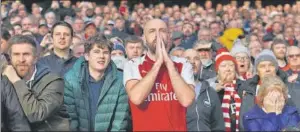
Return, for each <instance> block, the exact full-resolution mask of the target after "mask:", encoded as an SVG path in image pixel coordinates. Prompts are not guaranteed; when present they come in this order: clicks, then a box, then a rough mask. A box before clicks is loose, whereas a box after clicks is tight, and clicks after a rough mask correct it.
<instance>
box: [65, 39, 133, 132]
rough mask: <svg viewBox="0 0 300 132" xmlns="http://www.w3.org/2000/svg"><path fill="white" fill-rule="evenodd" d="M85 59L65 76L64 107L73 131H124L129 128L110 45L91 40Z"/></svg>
mask: <svg viewBox="0 0 300 132" xmlns="http://www.w3.org/2000/svg"><path fill="white" fill-rule="evenodd" d="M85 51H86V53H85V58H83V57H81V58H79V59H78V60H77V61H76V63H75V64H74V66H73V67H72V69H71V70H70V71H69V72H68V73H67V74H66V75H65V93H64V97H65V100H64V104H65V105H66V106H67V110H68V114H69V115H70V129H71V130H72V131H124V130H127V129H128V128H129V126H130V122H129V121H130V117H129V104H128V97H127V94H126V92H125V88H124V85H123V84H122V81H123V72H121V71H119V70H118V69H117V67H116V65H115V64H114V63H113V62H112V61H111V51H112V47H111V43H110V42H109V41H107V40H105V39H103V38H101V37H99V36H94V37H91V38H90V40H89V44H88V45H87V46H86V50H85Z"/></svg>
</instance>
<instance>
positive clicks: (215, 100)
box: [186, 81, 225, 131]
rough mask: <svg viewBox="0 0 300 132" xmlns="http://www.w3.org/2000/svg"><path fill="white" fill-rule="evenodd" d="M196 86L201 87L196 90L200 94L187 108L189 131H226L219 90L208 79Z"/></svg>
mask: <svg viewBox="0 0 300 132" xmlns="http://www.w3.org/2000/svg"><path fill="white" fill-rule="evenodd" d="M196 87H201V88H200V90H199V91H196V92H198V93H196V95H198V96H197V97H196V99H195V101H194V103H193V104H192V105H191V106H189V107H188V109H187V115H186V116H187V128H188V131H224V130H225V125H224V124H225V123H224V120H222V119H223V113H222V109H221V103H220V102H221V101H220V100H219V96H218V94H217V92H216V91H215V90H214V89H213V88H211V87H210V86H209V84H208V83H207V82H206V81H203V82H199V83H198V84H196ZM195 89H197V88H195Z"/></svg>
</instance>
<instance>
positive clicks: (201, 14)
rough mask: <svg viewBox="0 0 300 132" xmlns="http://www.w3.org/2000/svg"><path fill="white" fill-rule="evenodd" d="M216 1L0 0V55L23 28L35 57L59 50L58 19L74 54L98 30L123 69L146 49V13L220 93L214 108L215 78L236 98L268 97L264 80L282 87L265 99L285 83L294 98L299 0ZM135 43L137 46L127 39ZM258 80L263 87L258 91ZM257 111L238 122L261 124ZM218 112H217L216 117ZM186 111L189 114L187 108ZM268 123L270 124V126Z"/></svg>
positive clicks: (299, 69)
mask: <svg viewBox="0 0 300 132" xmlns="http://www.w3.org/2000/svg"><path fill="white" fill-rule="evenodd" d="M218 2H219V1H216V0H215V1H210V0H206V1H196V2H182V3H180V2H174V3H173V2H170V1H165V2H163V1H155V0H153V1H147V2H145V3H144V2H143V1H127V0H121V1H112V0H108V1H98V2H90V1H70V0H61V1H45V2H40V1H38V2H32V1H31V2H29V3H30V4H28V3H27V1H18V0H16V1H3V2H2V3H1V18H2V21H1V54H3V55H4V56H5V57H6V60H7V61H8V62H9V60H10V57H9V55H8V49H9V45H8V43H7V42H8V40H9V39H10V38H11V37H13V36H15V35H29V36H30V37H31V38H32V39H33V40H34V41H35V43H36V46H37V47H38V54H39V56H40V57H41V58H42V57H46V56H48V55H51V54H52V51H53V50H56V49H58V48H57V47H55V45H54V44H53V43H56V42H55V37H53V34H51V33H53V30H54V29H53V26H54V25H55V23H57V22H59V21H64V22H67V23H69V24H70V25H71V28H72V30H73V35H71V36H72V38H71V39H72V40H71V41H72V42H71V45H70V46H69V47H68V49H71V50H72V52H71V53H72V55H73V56H74V58H79V57H81V56H83V55H84V53H85V47H84V46H85V45H86V41H87V40H88V39H90V38H91V37H93V36H96V35H97V34H103V35H104V36H105V38H106V39H107V40H108V41H110V42H111V43H112V44H113V45H112V47H113V48H112V52H111V58H112V60H113V61H114V63H116V65H117V67H118V68H119V69H121V70H123V68H124V64H125V63H126V62H127V61H128V60H130V59H133V58H136V57H140V56H142V55H144V54H145V53H146V52H147V50H148V47H147V44H146V40H145V36H144V32H145V31H144V29H145V28H144V27H145V24H146V23H147V22H148V21H149V20H152V19H161V20H162V21H164V22H165V23H166V25H167V28H168V34H169V35H170V38H169V39H168V41H167V42H165V43H168V44H170V45H172V47H171V49H170V51H168V52H169V54H170V55H171V56H176V57H179V58H186V59H187V60H188V62H190V63H191V64H192V66H193V71H194V75H195V79H196V80H195V81H196V82H202V81H205V82H208V85H209V87H212V88H214V89H215V91H216V92H217V93H218V95H219V96H217V97H216V98H218V99H219V100H220V101H221V104H222V105H221V104H218V105H219V106H218V107H219V108H216V109H219V110H221V109H222V108H223V103H224V98H225V97H226V92H225V93H224V90H223V92H222V89H224V86H223V84H221V83H220V82H225V81H228V80H229V81H232V80H237V81H236V86H234V87H238V88H239V89H238V90H236V92H235V94H236V95H238V96H240V97H241V98H242V97H244V96H246V95H254V96H256V95H257V96H258V98H256V97H253V96H251V97H248V98H244V99H253V100H258V102H259V101H261V100H260V98H259V97H261V98H264V97H265V96H267V94H264V93H263V92H265V91H267V90H266V89H268V86H271V84H272V86H273V84H274V87H279V89H283V90H279V91H280V92H279V94H277V95H276V94H273V95H270V96H267V97H268V98H267V99H269V100H272V98H273V97H276V98H279V99H278V102H280V103H282V102H284V101H282V100H285V103H287V98H286V97H287V95H286V96H285V94H287V91H285V90H286V89H289V90H290V89H291V88H295V89H294V90H296V91H292V90H290V91H289V96H291V98H292V100H293V99H296V98H297V94H296V95H293V94H292V93H299V94H300V90H298V89H297V88H300V76H299V74H300V49H299V46H300V1H283V0H282V1H262V0H255V1H242V2H241V1H236V0H231V1H227V2H225V3H224V2H222V3H218ZM177 3H178V4H177ZM136 43H138V44H139V45H134V44H136ZM130 44H132V45H130ZM222 50H226V51H228V52H229V53H230V56H231V57H232V58H228V57H225V58H224V57H223V58H222V59H220V57H218V55H219V54H220V52H221V51H222ZM224 60H229V61H232V62H234V64H235V67H234V68H233V70H230V68H229V70H228V71H227V69H226V68H224V67H226V65H225V66H224V65H223V63H221V62H222V61H224ZM72 62H73V61H72ZM265 62H270V64H269V63H265ZM52 63H55V62H52ZM64 63H66V65H64V66H63V67H68V65H67V63H68V62H64ZM228 65H230V64H228ZM222 66H224V67H222ZM228 67H230V66H228ZM52 68H54V69H55V67H52ZM69 68H70V67H69ZM272 68H273V69H272ZM227 72H228V73H229V72H233V73H234V76H233V77H232V78H231V76H228V75H229V74H224V73H227ZM64 73H65V72H62V73H61V74H64ZM273 73H274V74H275V75H277V76H279V77H278V78H271V80H268V79H266V81H265V82H262V81H261V80H262V78H264V77H265V75H267V74H273ZM235 74H236V76H235ZM272 79H273V80H272ZM272 81H273V82H274V81H277V83H278V84H277V83H270V82H272ZM281 81H282V82H281ZM239 84H240V85H239ZM221 85H222V86H221ZM275 85H276V86H275ZM257 87H258V88H257ZM259 87H260V88H261V89H262V90H258V89H259ZM284 88H285V89H284ZM264 90H265V91H264ZM245 93H248V94H245ZM266 93H267V92H266ZM196 95H197V91H196ZM200 95H201V94H200ZM224 95H225V96H224ZM267 99H266V100H267ZM296 100H297V99H296ZM296 100H294V103H293V105H295V106H296V107H297V108H298V109H299V108H300V103H298V102H299V101H296ZM234 101H237V102H239V103H241V104H243V102H247V101H244V100H243V99H242V101H241V100H239V101H238V100H234ZM250 102H251V101H250ZM252 102H253V101H252ZM196 103H197V102H196ZM204 104H205V103H204ZM241 104H239V106H235V107H238V110H237V111H235V110H236V108H234V111H235V112H228V113H229V114H230V115H234V114H236V113H241V114H237V115H236V117H234V118H231V124H238V123H237V122H239V121H236V120H239V117H240V115H241V117H242V116H244V114H245V113H246V112H248V110H249V109H250V106H254V104H253V105H248V104H247V103H245V104H244V106H248V107H249V108H245V109H248V110H245V109H243V108H242V107H243V105H241ZM246 104H247V105H246ZM250 104H251V103H250ZM257 104H258V106H259V107H262V106H263V104H264V103H263V101H262V102H260V104H259V103H257ZM287 104H288V103H287ZM278 105H279V104H278ZM272 106H273V105H272ZM272 106H271V105H270V107H272ZM276 106H277V104H276ZM281 106H282V107H280V108H279V109H281V110H282V109H283V105H282V104H281ZM239 107H241V110H240V108H239ZM251 108H252V107H251ZM230 109H231V110H232V109H233V108H230ZM265 109H268V110H270V109H271V108H265ZM244 110H245V111H244ZM268 110H267V111H268ZM281 110H277V108H276V110H274V111H276V112H277V113H281ZM212 111H214V110H212ZM216 111H218V110H216ZM257 111H258V110H257ZM257 111H256V112H253V111H250V112H249V113H247V114H245V117H244V120H243V121H245V122H246V124H247V126H245V127H246V130H265V129H254V127H256V126H255V125H253V124H252V125H251V121H252V120H251V119H255V118H258V117H259V116H260V115H259V114H257ZM270 111H272V110H270ZM278 111H280V112H278ZM251 112H252V113H251ZM221 113H222V112H221ZM194 114H195V113H194ZM225 114H226V113H225ZM223 115H224V111H223V114H221V117H219V118H222V116H223ZM254 115H256V116H254ZM248 116H250V117H251V118H250V117H249V118H248ZM253 116H254V117H253ZM188 117H190V118H192V117H193V114H192V116H188ZM280 118H284V117H280ZM224 119H225V118H224ZM293 119H294V118H293ZM282 120H283V119H282ZM284 120H285V119H284ZM294 121H295V122H296V123H294V125H295V124H297V123H298V122H299V121H300V118H299V119H298V116H297V119H295V120H294ZM229 122H230V121H229ZM245 122H244V123H245ZM221 123H222V124H223V125H224V122H221ZM225 124H226V120H225ZM240 124H242V123H240ZM259 124H262V123H261V122H260V123H259ZM283 124H284V123H283ZM248 125H249V126H248ZM280 125H282V124H280ZM225 126H226V125H225ZM283 126H284V127H286V124H284V125H282V128H283ZM238 127H239V126H234V127H231V130H236V129H238ZM261 127H262V126H261ZM226 128H227V126H226ZM234 128H235V129H234ZM241 128H242V127H241ZM252 128H253V129H252ZM211 129H212V130H213V128H211ZM218 129H219V128H218ZM194 130H196V129H194ZM226 130H227V129H226ZM266 130H267V129H266ZM269 130H277V128H276V129H269Z"/></svg>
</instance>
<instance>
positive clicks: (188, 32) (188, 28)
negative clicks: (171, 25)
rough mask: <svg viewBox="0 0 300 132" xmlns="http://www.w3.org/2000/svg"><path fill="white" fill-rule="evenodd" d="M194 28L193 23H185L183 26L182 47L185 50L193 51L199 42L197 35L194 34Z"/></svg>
mask: <svg viewBox="0 0 300 132" xmlns="http://www.w3.org/2000/svg"><path fill="white" fill-rule="evenodd" d="M193 29H194V26H193V25H192V24H191V23H184V24H183V25H182V32H183V35H184V37H183V40H182V43H181V45H179V46H180V47H183V48H184V49H191V48H193V45H194V43H195V41H197V35H196V34H194V30H193Z"/></svg>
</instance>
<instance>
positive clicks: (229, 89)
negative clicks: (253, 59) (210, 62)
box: [208, 50, 242, 131]
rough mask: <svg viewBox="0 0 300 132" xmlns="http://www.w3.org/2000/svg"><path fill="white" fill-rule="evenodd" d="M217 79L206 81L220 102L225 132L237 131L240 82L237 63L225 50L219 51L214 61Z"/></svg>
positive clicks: (240, 93)
mask: <svg viewBox="0 0 300 132" xmlns="http://www.w3.org/2000/svg"><path fill="white" fill-rule="evenodd" d="M215 70H216V72H217V77H214V78H211V79H208V82H209V84H210V86H211V87H212V88H214V89H215V90H216V91H217V93H218V95H219V99H220V101H221V104H222V105H221V108H222V111H223V118H224V122H225V130H226V131H238V130H239V119H240V114H239V113H240V107H241V103H242V100H241V96H242V89H241V88H240V85H241V84H242V81H241V80H239V79H237V63H236V60H235V58H234V57H232V56H231V55H230V53H229V52H228V51H226V50H219V51H218V53H217V56H216V60H215Z"/></svg>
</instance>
